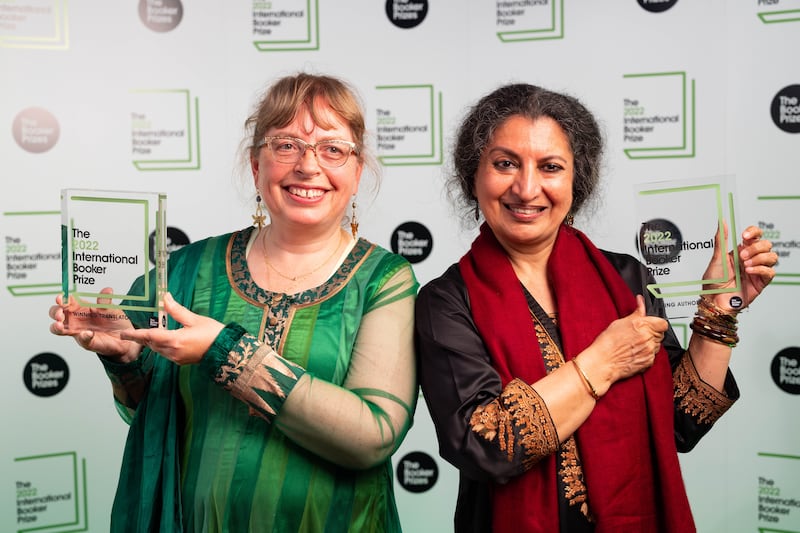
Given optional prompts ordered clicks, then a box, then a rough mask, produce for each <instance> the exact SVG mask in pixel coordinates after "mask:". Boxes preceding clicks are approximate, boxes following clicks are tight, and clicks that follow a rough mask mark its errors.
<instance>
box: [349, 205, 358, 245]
mask: <svg viewBox="0 0 800 533" xmlns="http://www.w3.org/2000/svg"><path fill="white" fill-rule="evenodd" d="M352 208H353V216H351V217H350V232H351V233H352V234H353V238H354V239H357V238H358V220H357V219H356V197H355V196H353V205H352Z"/></svg>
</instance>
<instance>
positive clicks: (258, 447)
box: [112, 228, 417, 532]
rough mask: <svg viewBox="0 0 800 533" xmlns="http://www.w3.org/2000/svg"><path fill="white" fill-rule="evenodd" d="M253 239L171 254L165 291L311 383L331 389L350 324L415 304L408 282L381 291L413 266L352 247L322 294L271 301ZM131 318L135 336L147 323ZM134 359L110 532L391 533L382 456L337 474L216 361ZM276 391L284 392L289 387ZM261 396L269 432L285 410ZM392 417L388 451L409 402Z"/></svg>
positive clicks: (396, 526) (389, 483) (346, 350)
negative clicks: (404, 301) (234, 386)
mask: <svg viewBox="0 0 800 533" xmlns="http://www.w3.org/2000/svg"><path fill="white" fill-rule="evenodd" d="M250 233H251V229H250V228H248V229H245V230H243V231H241V232H236V233H233V234H229V235H223V236H219V237H214V238H211V239H206V240H205V241H201V242H198V243H194V244H191V245H189V246H187V247H184V248H182V249H180V250H178V251H177V252H174V253H173V254H172V256H171V257H170V265H169V290H170V292H171V293H172V294H173V296H174V297H175V299H176V300H177V301H179V302H181V303H182V304H183V305H185V306H186V307H189V308H190V309H191V310H192V311H194V312H196V313H199V314H202V315H206V316H210V317H212V318H215V319H216V320H219V321H220V322H223V323H225V324H236V325H238V326H240V327H241V328H243V330H244V331H246V332H247V333H246V334H245V335H244V337H243V339H245V340H247V341H248V342H255V343H261V342H264V343H267V344H269V345H270V346H272V347H273V348H274V349H275V350H276V351H277V352H278V353H279V354H280V355H281V356H282V358H283V359H285V360H286V361H288V362H289V363H290V364H293V365H297V366H299V367H302V369H304V371H305V372H306V373H308V374H309V375H310V376H313V379H321V380H325V381H328V382H330V383H333V384H336V385H342V383H343V382H344V380H345V378H346V376H347V371H348V368H349V364H350V358H351V354H352V350H353V346H354V344H355V342H356V336H357V334H358V330H359V325H360V322H361V317H362V316H363V315H364V314H366V313H368V312H369V311H371V310H373V309H375V308H377V307H380V306H383V305H387V304H389V303H391V302H393V301H395V300H397V299H400V298H413V297H414V296H415V294H416V289H417V284H416V281H415V280H413V283H411V284H408V285H407V286H403V287H401V288H393V287H391V286H390V284H388V283H387V281H388V280H389V279H390V278H391V277H392V276H393V275H394V274H396V273H397V272H398V271H399V270H401V269H404V268H406V269H409V270H410V266H409V265H408V263H407V262H406V261H405V259H403V258H402V257H400V256H397V255H394V254H391V253H389V252H388V251H386V250H384V249H382V248H380V247H377V246H375V245H372V244H370V243H368V242H367V241H364V240H363V239H361V240H359V241H357V243H356V244H355V246H354V248H353V249H352V250H351V252H350V254H349V255H348V257H347V258H346V259H345V261H344V263H343V264H342V265H341V266H340V267H339V269H338V271H337V272H336V273H335V274H334V275H333V276H332V277H331V278H330V279H329V280H328V282H326V283H325V284H323V285H322V286H320V287H318V288H316V289H311V290H308V291H305V292H302V293H298V294H295V295H284V294H278V293H271V292H268V291H264V290H263V289H261V288H260V287H258V286H257V285H255V283H253V281H252V279H251V278H250V276H249V272H248V270H247V265H246V254H245V251H246V245H247V242H248V239H249V237H250ZM411 276H412V279H413V274H412V275H411ZM130 317H131V320H132V321H133V322H134V324H136V325H137V327H140V326H141V327H146V324H147V320H148V319H149V317H148V316H144V315H137V314H136V313H130ZM171 327H176V326H175V324H172V326H171ZM218 340H219V339H218ZM242 344H243V343H242ZM229 348H230V347H227V346H226V347H225V350H228V349H229ZM217 351H218V352H219V347H218V346H217ZM231 353H233V351H231ZM149 358H152V359H153V360H152V362H149V361H148V359H149ZM207 358H209V356H208V355H207ZM140 359H141V360H144V361H145V363H141V362H139V364H143V366H145V367H149V365H150V364H152V375H151V383H150V388H149V390H148V393H147V395H146V397H145V400H143V402H142V403H141V404H140V405H139V406H138V407H137V409H136V412H135V415H134V416H133V419H132V420H131V429H130V432H129V437H128V441H127V444H126V448H125V454H124V458H123V466H122V472H121V475H120V482H119V487H118V492H117V496H116V498H115V502H114V509H113V512H112V531H170V532H176V531H212V532H214V531H230V532H240V531H258V532H269V531H275V532H295V531H298V532H299V531H308V532H325V531H329V532H344V531H354V532H355V531H358V532H384V531H385V532H395V531H400V522H399V517H398V515H397V510H396V507H395V503H394V495H393V479H392V468H391V461H390V460H389V459H388V458H387V459H386V460H384V461H382V462H381V463H380V464H377V465H375V466H373V467H371V468H367V469H364V470H352V469H348V468H344V467H341V466H338V465H336V464H334V463H332V462H329V461H326V460H324V459H322V458H320V457H319V456H317V455H314V454H312V453H311V452H309V451H307V450H305V449H304V448H302V447H300V446H298V445H296V444H295V443H294V442H292V441H291V440H290V439H289V438H287V437H286V436H285V435H284V434H283V433H282V432H281V431H280V429H279V426H280V424H279V423H278V424H276V423H273V422H274V421H275V420H274V419H275V417H274V416H262V415H263V413H255V415H258V416H254V413H253V411H252V409H248V405H247V404H245V403H244V402H243V401H242V400H240V399H238V398H236V397H235V396H234V395H232V394H231V392H230V391H229V390H226V388H224V387H222V386H220V384H219V383H218V382H216V381H215V379H214V377H215V373H218V371H219V366H218V364H217V363H215V362H214V361H207V360H205V359H204V361H203V362H202V363H201V364H200V365H187V366H183V367H178V366H177V365H175V364H173V363H171V362H169V361H167V360H166V359H164V358H162V357H159V356H157V354H153V353H150V352H149V351H148V350H145V351H144V352H143V354H142V356H141V357H140ZM301 373H302V370H301ZM287 383H288V384H287V385H286V386H285V391H284V392H285V393H286V394H288V392H289V391H290V389H291V386H292V383H293V382H292V383H289V382H287ZM353 392H354V393H356V394H359V392H358V391H353ZM369 392H370V393H371V394H377V395H381V391H369ZM384 397H385V396H384ZM265 400H268V402H267V403H269V405H270V406H271V407H275V410H276V412H277V418H278V422H279V421H280V405H281V403H282V401H281V400H280V399H276V398H275V397H271V398H269V399H266V398H265ZM393 400H394V401H397V402H398V403H402V402H401V401H400V400H399V399H395V398H393ZM403 407H404V409H406V410H407V411H408V413H409V417H408V423H407V424H406V425H405V427H403V428H402V430H401V431H400V434H399V435H396V436H395V437H396V439H395V442H396V443H397V445H399V443H400V441H401V440H402V437H403V436H404V435H405V432H406V431H407V430H408V427H409V426H410V423H411V416H410V415H411V414H412V413H413V409H414V405H403ZM370 408H372V407H370ZM378 411H380V409H378ZM121 413H123V415H124V413H125V410H124V409H121ZM374 416H375V417H381V416H382V414H381V413H380V412H376V413H374ZM395 448H396V446H395Z"/></svg>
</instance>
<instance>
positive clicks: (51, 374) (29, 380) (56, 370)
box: [22, 352, 69, 397]
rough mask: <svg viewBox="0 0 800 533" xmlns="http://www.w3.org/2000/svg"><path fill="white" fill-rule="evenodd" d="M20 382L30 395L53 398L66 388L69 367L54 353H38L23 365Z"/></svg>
mask: <svg viewBox="0 0 800 533" xmlns="http://www.w3.org/2000/svg"><path fill="white" fill-rule="evenodd" d="M22 380H23V381H24V382H25V387H27V389H28V390H29V391H31V393H32V394H35V395H36V396H42V397H48V396H54V395H56V394H58V393H59V392H61V391H62V390H64V387H66V386H67V381H69V367H67V362H66V361H64V359H62V358H61V357H59V356H57V355H56V354H54V353H47V352H44V353H40V354H38V355H35V356H34V357H33V358H31V360H30V361H28V364H27V365H25V369H24V370H23V372H22Z"/></svg>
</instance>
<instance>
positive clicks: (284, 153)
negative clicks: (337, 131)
mask: <svg viewBox="0 0 800 533" xmlns="http://www.w3.org/2000/svg"><path fill="white" fill-rule="evenodd" d="M264 145H267V146H269V149H270V151H271V152H272V155H273V156H274V157H275V160H276V161H278V162H279V163H297V162H298V161H300V159H302V157H303V156H304V155H305V154H306V150H308V149H311V151H312V152H314V155H315V156H316V158H317V162H318V163H319V166H321V167H326V168H337V167H340V166H342V165H344V164H345V163H347V159H348V158H349V157H350V154H351V153H354V152H355V153H356V154H357V153H358V145H356V143H354V142H352V141H345V140H342V139H326V140H324V141H317V142H315V143H313V144H312V143H307V142H305V141H304V140H303V139H298V138H296V137H287V136H270V137H264V139H263V140H262V141H261V142H259V143H258V144H257V145H256V148H260V147H262V146H264Z"/></svg>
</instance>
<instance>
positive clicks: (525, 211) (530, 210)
mask: <svg viewBox="0 0 800 533" xmlns="http://www.w3.org/2000/svg"><path fill="white" fill-rule="evenodd" d="M509 209H510V210H511V211H513V212H514V213H519V214H520V215H533V214H534V213H539V212H540V211H543V210H544V208H543V207H513V206H509Z"/></svg>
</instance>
